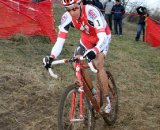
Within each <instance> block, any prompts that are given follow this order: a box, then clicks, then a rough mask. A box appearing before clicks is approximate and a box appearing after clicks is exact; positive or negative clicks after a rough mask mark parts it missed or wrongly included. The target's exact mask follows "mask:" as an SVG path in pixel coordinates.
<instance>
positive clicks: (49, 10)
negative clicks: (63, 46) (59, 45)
mask: <svg viewBox="0 0 160 130" xmlns="http://www.w3.org/2000/svg"><path fill="white" fill-rule="evenodd" d="M52 4H53V3H52V0H45V1H43V2H39V3H37V2H32V1H31V0H0V37H1V38H9V37H10V36H11V35H13V34H16V33H22V34H27V35H45V36H48V37H49V38H50V40H51V41H52V42H55V40H56V31H55V26H54V20H53V7H52Z"/></svg>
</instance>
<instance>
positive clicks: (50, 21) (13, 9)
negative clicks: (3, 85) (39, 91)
mask: <svg viewBox="0 0 160 130" xmlns="http://www.w3.org/2000/svg"><path fill="white" fill-rule="evenodd" d="M55 1H56V2H58V3H59V5H60V6H62V5H61V4H60V1H59V0H55ZM52 4H53V1H52V0H45V1H42V2H31V0H0V37H1V38H8V37H10V36H11V35H13V34H16V33H23V34H27V35H37V34H39V35H45V36H48V37H49V38H50V39H51V41H52V42H55V40H56V37H57V35H56V31H55V26H54V17H53V7H52ZM125 15H127V16H139V15H138V14H136V13H125ZM144 40H145V41H146V42H147V43H149V44H150V45H152V46H154V47H160V22H159V21H156V20H154V19H152V18H150V17H148V18H147V20H146V31H145V39H144Z"/></svg>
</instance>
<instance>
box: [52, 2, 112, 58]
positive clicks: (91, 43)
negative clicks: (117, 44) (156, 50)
mask: <svg viewBox="0 0 160 130" xmlns="http://www.w3.org/2000/svg"><path fill="white" fill-rule="evenodd" d="M71 26H73V27H75V28H76V29H78V30H80V31H81V38H80V43H81V44H82V45H83V46H84V47H85V48H86V49H92V48H93V47H95V46H96V51H98V52H100V51H102V50H103V48H104V47H106V46H109V42H110V38H111V33H110V29H109V26H108V24H107V23H106V21H105V19H104V16H103V15H102V13H101V12H100V11H99V10H98V9H97V8H96V7H94V6H92V5H83V6H82V12H81V16H80V18H79V19H78V20H77V19H74V18H73V17H71V15H70V14H69V12H66V13H64V14H63V16H62V18H61V24H60V26H59V34H58V38H57V41H56V43H55V45H54V47H53V48H52V52H51V56H53V57H57V56H58V55H59V54H60V52H61V50H62V47H63V44H64V42H65V39H66V38H67V34H68V31H69V28H70V27H71Z"/></svg>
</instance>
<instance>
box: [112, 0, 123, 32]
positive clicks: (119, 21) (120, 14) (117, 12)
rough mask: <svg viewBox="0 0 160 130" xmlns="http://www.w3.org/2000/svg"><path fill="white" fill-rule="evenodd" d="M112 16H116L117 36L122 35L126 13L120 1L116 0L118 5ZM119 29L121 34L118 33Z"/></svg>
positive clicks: (115, 29)
mask: <svg viewBox="0 0 160 130" xmlns="http://www.w3.org/2000/svg"><path fill="white" fill-rule="evenodd" d="M111 12H112V14H114V31H115V34H117V35H122V19H123V15H124V13H125V9H124V7H123V5H121V2H120V0H116V4H115V5H114V6H113V8H112V11H111ZM118 27H119V32H118Z"/></svg>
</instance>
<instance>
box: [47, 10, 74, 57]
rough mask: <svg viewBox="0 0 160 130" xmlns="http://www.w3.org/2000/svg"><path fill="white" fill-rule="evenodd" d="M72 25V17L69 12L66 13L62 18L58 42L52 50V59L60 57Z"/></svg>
mask: <svg viewBox="0 0 160 130" xmlns="http://www.w3.org/2000/svg"><path fill="white" fill-rule="evenodd" d="M71 23H72V19H71V16H70V15H69V13H68V12H66V13H65V14H64V15H63V16H62V18H61V25H60V26H59V33H58V37H57V41H56V43H55V45H54V46H53V48H52V51H51V55H50V57H52V58H56V57H57V56H59V55H60V53H61V51H62V48H63V45H64V42H65V40H66V38H67V34H68V31H69V26H70V25H71Z"/></svg>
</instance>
